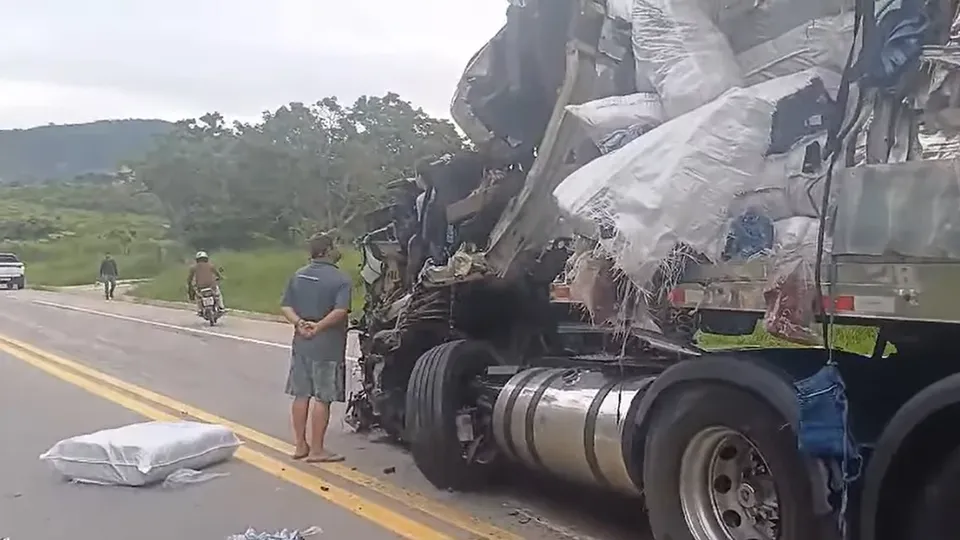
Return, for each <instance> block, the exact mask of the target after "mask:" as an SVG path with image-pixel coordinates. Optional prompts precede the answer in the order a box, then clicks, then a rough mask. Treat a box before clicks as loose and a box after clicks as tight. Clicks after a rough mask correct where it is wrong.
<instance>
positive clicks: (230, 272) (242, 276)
mask: <svg viewBox="0 0 960 540" xmlns="http://www.w3.org/2000/svg"><path fill="white" fill-rule="evenodd" d="M210 260H211V261H212V262H213V263H214V264H216V265H217V266H218V267H221V268H223V277H224V279H223V283H222V284H221V288H222V290H223V297H224V299H225V300H226V304H227V307H228V308H231V309H239V310H243V311H256V312H260V313H274V314H276V313H279V312H280V297H281V296H282V295H283V289H284V287H286V284H287V280H288V279H289V278H290V276H291V275H292V274H293V273H294V272H295V271H296V270H297V269H298V268H300V267H301V266H303V265H304V264H306V262H307V256H306V253H305V252H304V251H302V250H295V249H282V248H275V249H260V250H256V251H246V252H235V251H223V252H219V253H212V254H211V256H210ZM359 262H360V258H359V254H358V253H357V252H355V251H345V252H344V256H343V259H341V261H340V264H339V266H340V268H342V269H344V270H345V271H346V272H347V273H349V274H350V275H351V277H352V278H353V281H354V291H353V306H352V309H351V311H352V312H353V313H355V314H356V313H359V312H360V310H361V309H362V307H363V292H362V288H361V287H360V283H359V274H358V272H359V268H358V267H359ZM188 266H189V261H187V260H185V261H184V262H183V263H182V264H178V265H175V266H172V267H169V268H167V269H166V270H164V271H163V272H161V273H160V274H159V275H157V276H156V277H155V278H154V279H153V280H151V281H149V282H146V283H143V284H140V285H138V286H137V287H135V288H134V289H133V290H131V291H130V293H129V294H131V295H132V296H136V297H140V298H153V299H156V300H166V301H171V302H177V301H179V302H183V301H186V299H187V290H186V280H187V268H188Z"/></svg>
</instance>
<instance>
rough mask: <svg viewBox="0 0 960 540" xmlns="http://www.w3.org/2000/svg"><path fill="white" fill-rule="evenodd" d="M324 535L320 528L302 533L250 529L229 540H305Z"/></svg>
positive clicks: (285, 530)
mask: <svg viewBox="0 0 960 540" xmlns="http://www.w3.org/2000/svg"><path fill="white" fill-rule="evenodd" d="M322 533H323V529H321V528H320V527H310V528H308V529H304V530H302V531H300V530H297V529H283V530H282V531H278V532H273V533H268V532H257V531H256V530H254V529H252V528H249V529H247V530H246V532H244V533H243V534H234V535H232V536H229V537H228V538H227V540H305V539H306V538H307V537H308V536H314V535H317V534H322Z"/></svg>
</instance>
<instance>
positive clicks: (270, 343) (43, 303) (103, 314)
mask: <svg viewBox="0 0 960 540" xmlns="http://www.w3.org/2000/svg"><path fill="white" fill-rule="evenodd" d="M33 303H34V304H39V305H41V306H47V307H55V308H59V309H66V310H68V311H79V312H80V313H89V314H91V315H100V316H101V317H110V318H113V319H119V320H121V321H130V322H136V323H140V324H148V325H150V326H156V327H158V328H166V329H168V330H177V331H180V332H188V333H191V334H197V335H201V336H211V337H218V338H224V339H233V340H236V341H243V342H246V343H254V344H256V345H265V346H267V347H277V348H280V349H287V350H289V349H290V345H287V344H285V343H277V342H274V341H265V340H262V339H256V338H249V337H244V336H237V335H234V334H225V333H222V332H211V331H209V330H201V329H199V328H189V327H187V326H177V325H175V324H168V323H162V322H158V321H151V320H148V319H140V318H137V317H129V316H127V315H119V314H117V313H107V312H105V311H97V310H95V309H87V308H82V307H78V306H71V305H68V304H58V303H56V302H47V301H46V300H34V301H33Z"/></svg>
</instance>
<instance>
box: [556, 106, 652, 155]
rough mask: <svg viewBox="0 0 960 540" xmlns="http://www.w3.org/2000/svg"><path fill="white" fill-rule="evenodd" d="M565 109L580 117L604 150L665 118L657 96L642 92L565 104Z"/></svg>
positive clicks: (591, 136)
mask: <svg viewBox="0 0 960 540" xmlns="http://www.w3.org/2000/svg"><path fill="white" fill-rule="evenodd" d="M566 110H567V112H568V113H570V114H572V115H573V116H575V117H576V118H577V119H578V120H580V122H581V123H582V124H583V128H584V130H585V131H586V132H587V136H588V137H590V140H591V141H593V143H594V144H596V145H597V148H599V149H600V151H601V152H603V153H607V152H609V151H611V150H615V149H616V148H620V147H622V146H623V145H625V144H626V143H627V142H629V141H628V140H624V137H625V136H629V137H632V138H636V137H637V136H639V135H641V134H643V133H645V132H647V131H649V130H651V129H653V128H654V127H656V126H658V125H660V124H661V123H663V120H664V113H663V105H661V104H660V96H658V95H657V94H653V93H644V92H639V93H635V94H630V95H626V96H610V97H606V98H602V99H595V100H593V101H588V102H587V103H584V104H582V105H567V107H566ZM631 140H632V139H631Z"/></svg>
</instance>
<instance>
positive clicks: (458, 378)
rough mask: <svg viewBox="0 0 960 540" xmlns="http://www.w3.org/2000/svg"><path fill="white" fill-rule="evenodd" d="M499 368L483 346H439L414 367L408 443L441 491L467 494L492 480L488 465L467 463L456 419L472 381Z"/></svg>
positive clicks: (408, 408) (465, 343)
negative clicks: (493, 367)
mask: <svg viewBox="0 0 960 540" xmlns="http://www.w3.org/2000/svg"><path fill="white" fill-rule="evenodd" d="M496 363H497V361H496V356H495V355H494V354H493V352H492V350H491V349H490V348H489V347H487V346H486V345H484V344H483V343H480V342H476V341H466V340H460V341H451V342H448V343H443V344H441V345H437V346H436V347H434V348H432V349H430V350H429V351H427V352H425V353H424V354H423V355H422V356H421V357H420V358H419V359H418V360H417V363H416V365H414V368H413V372H412V373H411V374H410V380H409V382H408V384H407V396H406V397H407V400H406V418H405V425H406V431H407V433H406V437H407V439H408V440H409V441H410V451H411V453H412V454H413V461H414V462H415V463H416V464H417V468H418V469H420V472H421V473H423V476H424V477H426V479H427V480H429V481H430V483H431V484H433V485H434V486H436V487H437V488H440V489H452V490H457V491H468V490H473V489H476V488H478V487H481V486H482V485H483V484H484V482H485V480H487V479H488V478H489V472H490V471H489V468H490V466H489V465H486V464H480V463H468V462H467V459H466V458H465V457H464V455H463V445H462V444H461V442H460V440H459V439H458V438H457V426H456V417H457V412H458V410H459V409H460V408H461V407H462V406H464V405H465V403H463V398H464V396H465V394H466V390H467V383H468V381H469V379H470V378H471V377H473V376H475V375H480V374H482V373H483V372H484V370H485V369H486V368H487V367H488V366H491V365H494V364H496Z"/></svg>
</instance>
